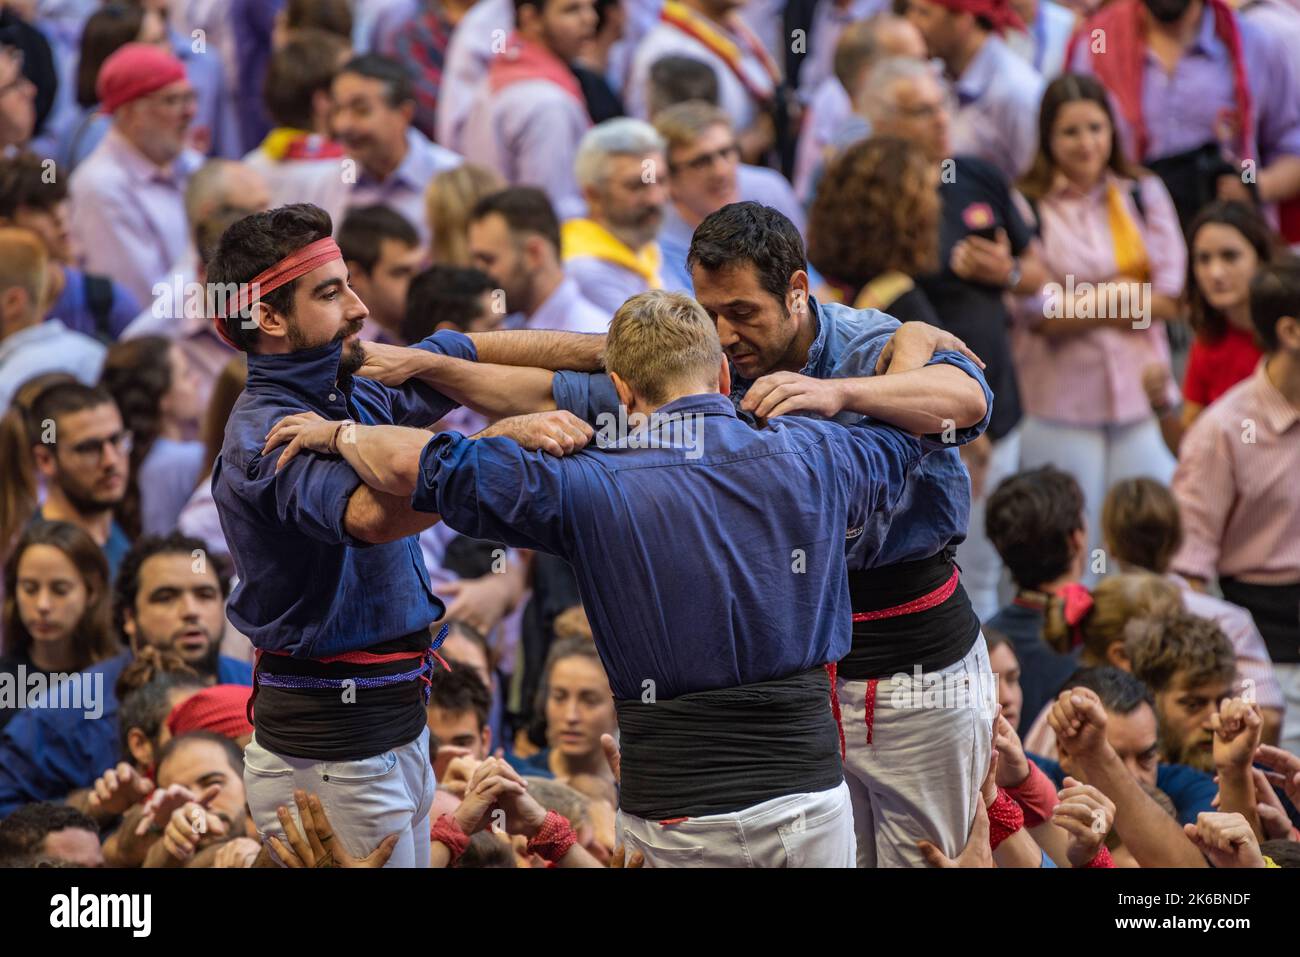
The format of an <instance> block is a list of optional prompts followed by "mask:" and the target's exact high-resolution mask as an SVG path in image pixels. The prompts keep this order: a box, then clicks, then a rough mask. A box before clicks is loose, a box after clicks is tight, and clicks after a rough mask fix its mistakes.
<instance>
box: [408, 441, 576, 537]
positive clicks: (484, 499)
mask: <svg viewBox="0 0 1300 957" xmlns="http://www.w3.org/2000/svg"><path fill="white" fill-rule="evenodd" d="M565 461H566V460H564V459H557V458H554V457H552V456H549V455H546V454H545V453H542V452H529V451H527V450H526V449H523V448H521V447H520V446H519V445H517V444H515V443H514V442H512V441H511V440H510V439H507V438H502V437H499V436H498V437H493V438H486V439H467V438H465V436H463V435H461V434H460V433H459V432H443V433H441V434H439V435H437V436H435V437H434V438H433V439H431V440H430V442H429V444H428V445H426V446H425V447H424V451H423V452H421V453H420V481H419V483H418V484H417V485H416V488H415V492H414V493H413V494H412V496H411V507H412V508H414V509H415V510H416V511H417V512H437V513H438V514H439V515H440V516H441V517H442V521H443V524H445V525H447V526H449V527H450V528H453V529H455V530H456V531H458V532H460V533H461V534H462V535H468V536H470V537H471V538H478V539H485V540H487V541H496V542H504V543H505V544H507V545H510V546H513V547H515V548H535V549H539V550H541V551H544V552H550V553H552V554H555V555H564V554H566V551H565V541H566V535H565V526H564V514H565V512H564V494H565V481H564V478H565V476H564V471H565V470H564V463H565Z"/></svg>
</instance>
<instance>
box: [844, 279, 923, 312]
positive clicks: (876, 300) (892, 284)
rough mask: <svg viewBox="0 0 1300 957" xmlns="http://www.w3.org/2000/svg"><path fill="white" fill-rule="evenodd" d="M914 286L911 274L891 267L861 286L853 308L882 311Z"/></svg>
mask: <svg viewBox="0 0 1300 957" xmlns="http://www.w3.org/2000/svg"><path fill="white" fill-rule="evenodd" d="M915 288H916V283H914V282H913V281H912V277H911V276H907V275H905V274H903V273H901V272H899V271H898V270H897V269H891V270H890V271H889V272H882V273H881V274H880V275H879V276H877V277H876V278H875V279H873V280H871V282H869V283H867V284H866V285H865V286H863V287H862V289H861V290H860V291H859V292H858V298H857V299H855V300H854V301H853V308H854V309H880V310H882V311H884V310H887V309H889V307H890V306H892V305H893V304H894V300H895V299H897V298H898V297H899V296H901V295H904V294H905V293H909V292H911V291H912V290H913V289H915Z"/></svg>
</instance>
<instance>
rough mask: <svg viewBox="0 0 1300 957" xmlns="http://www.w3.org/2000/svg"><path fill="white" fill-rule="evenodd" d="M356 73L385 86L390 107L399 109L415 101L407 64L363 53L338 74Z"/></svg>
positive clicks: (375, 54)
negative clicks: (404, 104)
mask: <svg viewBox="0 0 1300 957" xmlns="http://www.w3.org/2000/svg"><path fill="white" fill-rule="evenodd" d="M345 73H355V74H356V75H357V76H364V77H366V78H367V79H370V80H379V81H380V82H381V83H383V84H384V86H385V88H386V91H385V99H386V100H387V101H388V105H389V106H393V107H397V106H401V105H402V104H403V103H406V102H408V101H411V100H414V99H415V88H414V86H413V84H412V82H411V71H410V70H408V69H407V68H406V66H405V64H403V63H401V62H399V61H397V60H394V59H393V58H392V57H387V56H384V55H383V54H381V53H363V54H361V55H360V56H354V57H353V58H352V59H351V60H349V61H348V62H347V63H345V64H343V66H342V68H341V69H340V70H339V71H338V73H337V74H336V75H337V76H342V75H343V74H345Z"/></svg>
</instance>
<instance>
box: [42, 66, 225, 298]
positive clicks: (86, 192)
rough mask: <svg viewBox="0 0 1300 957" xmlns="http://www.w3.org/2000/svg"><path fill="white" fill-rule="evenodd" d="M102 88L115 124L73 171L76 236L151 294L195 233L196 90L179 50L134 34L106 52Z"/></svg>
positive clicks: (102, 103)
mask: <svg viewBox="0 0 1300 957" xmlns="http://www.w3.org/2000/svg"><path fill="white" fill-rule="evenodd" d="M95 91H96V93H97V94H98V96H99V108H100V110H101V111H102V112H104V113H107V114H108V115H109V116H111V117H112V118H113V125H112V126H111V127H110V128H109V131H108V133H106V134H105V135H104V138H103V139H102V140H101V141H100V143H99V145H98V146H96V147H95V149H94V151H93V152H92V153H91V154H90V155H89V156H87V157H86V159H85V160H84V161H83V162H82V163H81V165H79V166H78V167H77V169H76V172H74V173H73V174H72V179H71V181H70V183H69V190H68V192H69V199H70V200H71V224H70V225H71V232H72V238H73V241H74V243H75V245H76V248H77V250H78V251H79V253H80V255H81V257H82V263H81V265H82V266H83V267H84V268H85V270H86V271H87V272H90V273H95V274H97V275H101V276H112V277H113V278H114V279H116V280H117V281H118V282H120V283H122V284H123V285H124V286H126V287H127V289H129V290H130V291H131V293H132V294H133V295H134V296H135V298H136V299H137V300H138V301H139V302H152V301H153V299H154V294H155V293H154V288H153V287H154V284H155V283H157V282H158V281H159V280H162V279H163V278H164V277H165V276H166V275H167V272H168V270H169V269H171V267H172V264H173V263H176V262H179V261H180V260H181V258H182V256H183V255H184V254H185V252H186V248H187V244H188V241H189V236H188V234H187V230H186V219H185V187H186V185H187V184H188V183H189V179H190V176H191V174H193V173H194V171H195V170H197V169H198V168H199V166H200V165H202V162H203V157H201V156H200V155H199V154H198V153H196V152H194V151H193V150H191V149H188V148H187V147H186V145H185V142H186V134H187V133H188V131H189V128H190V123H191V122H192V121H193V120H194V113H195V98H194V90H193V89H192V88H191V86H190V82H189V80H187V79H186V78H185V64H183V63H182V62H181V61H180V60H178V59H177V58H176V57H175V56H174V55H173V54H171V53H169V52H167V51H166V50H160V49H159V48H157V47H155V46H150V45H149V44H146V43H128V44H127V45H126V46H124V47H122V48H121V49H119V50H118V51H117V52H116V53H114V54H113V55H112V56H110V57H109V58H108V59H107V60H105V61H104V65H103V66H102V67H101V68H100V71H99V78H98V80H97V81H96V84H95Z"/></svg>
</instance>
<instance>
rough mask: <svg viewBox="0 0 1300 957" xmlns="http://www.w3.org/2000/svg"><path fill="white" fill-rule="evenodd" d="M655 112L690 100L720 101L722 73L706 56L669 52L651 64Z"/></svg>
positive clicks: (651, 98)
mask: <svg viewBox="0 0 1300 957" xmlns="http://www.w3.org/2000/svg"><path fill="white" fill-rule="evenodd" d="M648 99H649V100H650V108H651V115H652V116H653V115H654V114H656V113H658V112H659V111H660V110H666V109H667V108H668V107H670V106H676V105H677V104H678V103H685V102H687V101H689V100H703V101H704V102H706V103H712V104H714V105H717V102H718V74H716V73H714V72H713V67H711V66H709V65H708V64H707V63H705V62H704V61H703V60H698V59H696V58H695V57H691V56H665V57H660V58H659V59H658V60H655V61H654V63H652V64H650V92H649V97H648Z"/></svg>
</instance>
